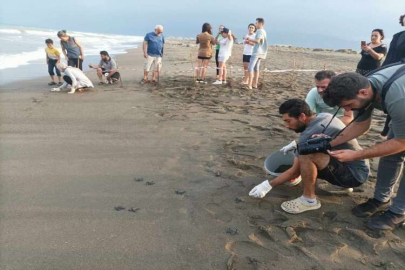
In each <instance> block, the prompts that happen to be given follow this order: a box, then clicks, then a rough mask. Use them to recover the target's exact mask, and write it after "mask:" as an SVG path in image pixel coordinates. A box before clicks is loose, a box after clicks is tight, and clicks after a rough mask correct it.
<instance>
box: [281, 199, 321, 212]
mask: <svg viewBox="0 0 405 270" xmlns="http://www.w3.org/2000/svg"><path fill="white" fill-rule="evenodd" d="M319 208H321V202H320V201H319V200H317V202H316V203H312V204H310V203H307V202H305V201H304V200H303V199H302V198H301V197H299V198H297V199H295V200H292V201H286V202H283V203H282V204H281V209H283V210H284V211H286V212H287V213H290V214H299V213H303V212H305V211H310V210H316V209H319Z"/></svg>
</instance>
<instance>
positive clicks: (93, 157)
mask: <svg viewBox="0 0 405 270" xmlns="http://www.w3.org/2000/svg"><path fill="white" fill-rule="evenodd" d="M196 59H197V47H195V45H194V44H193V42H191V41H185V40H176V39H167V44H166V47H165V57H164V59H163V70H162V73H161V76H160V82H159V83H158V84H157V85H154V86H152V85H150V84H146V85H141V84H140V83H139V82H140V79H141V76H142V72H143V70H142V63H143V55H142V51H141V50H140V49H134V50H130V51H129V52H128V53H127V54H124V55H119V56H118V57H117V60H118V64H119V67H120V71H121V73H122V77H123V84H124V87H120V85H119V84H116V85H105V86H96V88H94V89H92V90H89V91H85V92H84V93H76V94H74V95H68V94H67V93H66V92H57V93H54V92H52V93H51V92H50V89H51V87H49V86H48V85H47V83H48V78H47V77H45V75H46V70H44V78H40V79H35V80H31V81H21V82H18V83H13V84H10V85H6V86H2V87H1V90H0V119H1V126H0V153H1V154H0V178H1V182H0V183H1V190H0V192H1V193H0V212H1V217H0V230H1V231H0V242H1V246H0V269H24V270H26V269H38V270H47V269H52V270H55V269H98V270H104V269H120V270H121V269H122V270H125V269H141V270H143V269H174V270H179V269H201V270H203V269H213V270H219V269H228V270H230V269H233V270H249V269H260V270H264V269H317V270H320V269H405V242H404V241H405V228H399V229H397V230H396V231H394V232H375V231H371V230H368V229H367V228H366V227H365V225H364V224H365V219H361V218H356V217H355V216H353V215H352V214H351V212H350V210H351V208H352V207H353V206H355V205H356V204H357V203H360V202H363V201H365V200H366V199H367V198H369V197H371V196H372V194H373V186H374V183H375V180H376V169H377V164H378V159H373V160H370V161H371V165H372V169H373V175H372V176H371V177H370V179H369V181H367V182H366V183H365V184H364V185H363V186H361V187H359V188H356V189H355V190H354V192H353V193H352V194H350V195H336V194H330V193H328V192H325V191H322V190H320V189H317V196H318V198H319V199H320V201H321V202H322V208H320V209H319V210H316V211H310V212H306V213H303V214H300V215H290V214H287V213H285V212H283V210H282V209H281V208H280V204H281V203H282V202H283V201H285V200H289V199H294V198H296V197H297V196H299V195H301V192H302V187H301V184H300V185H298V186H296V187H287V186H282V187H277V188H275V189H274V190H272V191H271V193H269V194H268V195H267V196H266V197H265V198H263V199H254V198H250V197H249V196H248V193H249V191H250V190H251V188H253V187H254V186H255V185H257V184H258V183H260V182H262V181H263V180H265V179H272V177H271V176H267V175H266V174H265V172H264V170H263V162H264V160H265V158H266V156H268V155H270V154H271V153H273V152H274V151H278V150H279V149H280V148H281V147H282V146H284V145H285V144H287V143H289V142H290V141H291V140H293V139H296V138H297V134H295V133H293V132H291V131H288V130H287V129H286V128H284V127H283V125H282V122H281V118H280V116H279V114H278V107H279V105H280V104H281V103H282V102H283V101H285V100H286V99H288V98H292V97H299V98H304V97H305V96H306V94H307V92H308V90H309V89H310V88H312V87H313V83H314V82H313V77H314V75H315V73H316V72H315V71H308V70H321V69H324V68H327V69H331V70H334V71H337V72H344V71H353V70H355V67H356V65H357V63H358V61H359V59H360V56H359V55H358V54H352V53H344V52H343V53H342V52H331V51H323V50H316V51H314V50H312V49H305V48H294V47H279V46H278V47H276V46H274V47H270V50H269V55H268V58H267V60H266V61H265V62H264V63H263V64H262V70H267V71H266V72H263V73H262V76H261V78H260V87H259V89H258V90H253V91H250V92H249V91H247V90H244V89H241V87H240V86H239V83H240V81H241V77H242V73H243V72H242V69H243V68H242V63H241V62H242V45H235V46H234V50H233V54H232V57H231V60H230V62H229V64H228V66H230V67H232V69H231V72H229V73H230V74H229V75H230V78H229V79H228V83H229V84H228V85H223V86H213V85H211V82H213V81H214V80H215V75H214V73H215V69H213V68H211V69H209V71H208V75H207V78H209V80H208V81H209V83H208V84H195V82H194V79H193V75H194V72H193V68H194V67H195V66H196V64H197V63H196V62H197V61H196ZM85 64H88V63H86V61H85ZM210 67H215V61H214V60H211V62H210ZM290 69H294V70H301V71H295V72H291V71H287V72H274V71H275V70H290ZM87 74H89V78H90V79H91V80H92V81H93V83H94V84H95V85H96V84H97V82H98V79H97V76H96V74H95V72H88V73H87ZM384 120H385V116H384V115H383V114H379V115H376V117H374V119H373V126H372V128H371V130H370V131H369V132H368V133H367V134H366V135H364V136H363V137H362V138H361V139H360V140H359V142H360V144H361V145H362V146H363V147H368V146H371V145H373V144H375V143H376V142H378V141H380V138H379V136H378V134H379V132H380V131H381V129H382V127H383V124H384ZM319 183H321V184H322V181H319ZM183 191H184V193H183ZM229 229H231V230H229ZM236 230H237V233H236V234H231V233H229V232H236Z"/></svg>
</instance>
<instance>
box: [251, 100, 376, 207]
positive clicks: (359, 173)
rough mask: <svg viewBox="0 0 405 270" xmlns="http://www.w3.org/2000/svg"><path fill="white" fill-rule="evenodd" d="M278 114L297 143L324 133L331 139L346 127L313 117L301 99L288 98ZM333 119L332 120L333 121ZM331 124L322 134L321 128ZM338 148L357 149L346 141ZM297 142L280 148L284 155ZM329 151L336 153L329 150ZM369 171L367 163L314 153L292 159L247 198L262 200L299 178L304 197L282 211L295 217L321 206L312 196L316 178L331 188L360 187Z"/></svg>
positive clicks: (353, 142) (326, 116)
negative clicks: (276, 175)
mask: <svg viewBox="0 0 405 270" xmlns="http://www.w3.org/2000/svg"><path fill="white" fill-rule="evenodd" d="M279 113H280V114H281V115H282V117H283V122H284V125H285V126H286V127H287V128H288V129H291V130H294V131H295V132H296V133H301V135H300V137H299V142H298V144H300V143H303V142H306V141H307V140H309V139H311V138H312V135H314V134H321V133H324V134H326V135H328V136H330V137H332V138H333V137H334V136H336V135H337V134H338V133H339V132H340V131H341V130H342V129H343V128H345V125H344V124H343V123H342V121H340V120H339V119H338V118H333V115H331V114H328V113H321V114H319V115H315V114H314V113H313V112H312V111H311V109H310V108H309V106H308V104H307V103H305V101H303V100H300V99H290V100H287V101H286V102H284V103H283V104H282V105H281V106H280V108H279ZM332 118H333V119H332ZM329 122H330V125H329V126H328V128H327V129H326V130H325V131H324V127H325V126H327V125H328V123H329ZM338 148H339V149H351V150H360V149H361V148H360V146H359V144H358V142H357V140H355V139H354V140H351V141H348V142H347V143H345V144H341V145H339V146H338ZM296 149H297V143H296V142H295V141H294V142H292V143H291V144H289V145H287V146H286V147H284V148H283V149H282V151H284V152H289V151H295V150H296ZM332 150H338V149H337V148H332ZM369 172H370V168H369V163H368V161H367V160H357V161H351V162H344V163H343V162H339V161H338V160H337V159H335V158H333V157H331V156H329V155H328V154H327V153H325V152H315V153H312V154H308V155H298V154H297V156H296V157H295V159H294V164H293V166H292V167H291V168H290V169H289V170H287V171H285V172H284V173H282V174H281V175H280V176H278V177H277V178H275V179H274V180H273V181H271V182H269V181H268V180H266V181H264V182H262V183H261V184H260V185H257V186H255V187H254V188H253V189H252V190H251V191H250V193H249V195H250V196H252V197H256V198H263V197H264V196H265V195H266V194H267V193H268V192H269V191H270V190H271V189H272V188H274V187H276V186H278V185H281V184H284V183H286V182H288V181H290V180H291V179H295V178H297V177H298V176H300V175H301V178H302V182H303V187H304V190H303V195H302V196H301V197H299V198H297V199H295V200H292V201H286V202H284V203H282V204H281V208H282V209H283V210H284V211H286V212H288V213H291V214H298V213H302V212H305V211H308V210H316V209H319V208H320V207H321V203H320V202H319V201H318V200H317V198H316V195H315V183H316V180H317V178H320V179H324V180H326V181H328V182H329V183H330V184H332V185H336V186H340V187H343V188H353V187H358V186H360V185H362V184H363V183H364V182H365V181H366V180H367V178H368V176H369Z"/></svg>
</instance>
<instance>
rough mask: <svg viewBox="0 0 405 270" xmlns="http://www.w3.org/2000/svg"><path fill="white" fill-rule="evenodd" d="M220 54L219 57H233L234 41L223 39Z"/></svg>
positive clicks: (220, 43) (220, 42)
mask: <svg viewBox="0 0 405 270" xmlns="http://www.w3.org/2000/svg"><path fill="white" fill-rule="evenodd" d="M219 45H220V47H219V53H218V57H225V58H228V57H230V56H231V55H232V47H233V40H230V39H229V38H223V39H221V40H219Z"/></svg>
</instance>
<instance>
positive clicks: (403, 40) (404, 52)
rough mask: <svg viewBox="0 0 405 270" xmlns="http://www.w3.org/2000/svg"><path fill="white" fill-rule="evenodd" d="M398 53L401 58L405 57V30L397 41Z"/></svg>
mask: <svg viewBox="0 0 405 270" xmlns="http://www.w3.org/2000/svg"><path fill="white" fill-rule="evenodd" d="M396 45H397V54H398V55H400V56H399V59H398V61H399V60H401V58H402V57H405V32H403V33H402V34H401V35H400V36H399V37H398V41H397V44H396Z"/></svg>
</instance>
